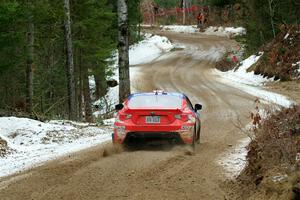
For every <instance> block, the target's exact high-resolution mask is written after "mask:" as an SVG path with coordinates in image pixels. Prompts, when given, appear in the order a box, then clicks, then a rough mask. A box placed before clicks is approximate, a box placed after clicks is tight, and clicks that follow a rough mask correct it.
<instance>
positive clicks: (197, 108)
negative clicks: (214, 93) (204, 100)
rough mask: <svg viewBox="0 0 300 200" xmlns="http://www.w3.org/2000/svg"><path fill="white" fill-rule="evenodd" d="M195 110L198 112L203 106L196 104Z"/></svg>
mask: <svg viewBox="0 0 300 200" xmlns="http://www.w3.org/2000/svg"><path fill="white" fill-rule="evenodd" d="M195 110H196V111H198V110H202V105H201V104H198V103H197V104H195Z"/></svg>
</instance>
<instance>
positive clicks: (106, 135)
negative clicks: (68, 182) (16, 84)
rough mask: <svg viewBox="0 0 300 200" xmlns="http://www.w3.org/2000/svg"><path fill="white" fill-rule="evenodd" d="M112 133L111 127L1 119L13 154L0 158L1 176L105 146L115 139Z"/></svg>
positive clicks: (0, 135)
mask: <svg viewBox="0 0 300 200" xmlns="http://www.w3.org/2000/svg"><path fill="white" fill-rule="evenodd" d="M111 133H112V130H111V128H110V127H109V126H107V127H106V126H103V127H101V128H99V127H96V126H95V125H91V124H87V123H77V122H70V121H50V122H48V123H44V122H40V121H36V120H31V119H27V118H16V117H1V118H0V138H2V139H4V140H5V141H6V142H7V145H8V147H10V148H11V149H12V151H11V153H10V154H8V155H7V156H6V157H2V158H1V157H0V177H3V176H7V175H10V174H13V173H16V172H19V171H22V170H25V169H28V168H30V167H32V166H36V165H39V164H41V163H42V162H45V161H48V160H52V159H55V158H58V157H60V156H63V155H66V154H68V153H72V152H75V151H79V150H82V149H85V148H88V147H91V146H94V145H97V144H100V143H103V142H105V141H108V140H110V139H111Z"/></svg>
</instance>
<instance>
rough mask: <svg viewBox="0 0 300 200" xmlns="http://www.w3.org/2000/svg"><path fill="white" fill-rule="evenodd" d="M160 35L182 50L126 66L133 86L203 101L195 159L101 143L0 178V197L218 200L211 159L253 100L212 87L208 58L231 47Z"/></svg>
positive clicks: (180, 152)
mask: <svg viewBox="0 0 300 200" xmlns="http://www.w3.org/2000/svg"><path fill="white" fill-rule="evenodd" d="M161 34H164V35H166V36H168V38H170V39H171V40H172V41H173V42H174V43H180V44H181V45H184V46H185V49H178V50H175V51H171V52H168V53H165V54H164V55H162V56H161V57H160V58H158V59H157V60H155V61H153V62H152V63H150V64H146V65H142V66H132V68H133V69H134V70H136V73H135V74H136V75H137V76H136V77H135V78H134V79H135V80H134V88H135V89H136V90H139V91H149V90H153V89H156V88H159V89H164V90H166V91H179V92H183V93H185V94H187V95H188V96H189V97H190V98H191V100H192V102H193V103H198V102H200V103H202V104H203V106H204V109H203V111H201V114H202V119H203V121H202V124H203V128H202V132H201V134H202V135H201V144H200V145H198V146H197V147H196V150H195V155H190V153H189V152H190V150H189V149H188V148H187V147H175V148H173V149H163V148H158V149H157V148H153V149H152V148H150V149H144V150H138V151H132V152H120V153H113V151H114V150H113V149H112V148H110V147H107V145H106V147H103V146H97V147H94V148H91V149H88V150H85V151H82V152H78V153H75V154H73V155H70V156H67V157H65V158H62V159H59V160H55V161H51V162H49V163H46V164H44V165H43V166H40V167H37V168H34V169H31V170H28V171H26V172H23V173H21V174H18V175H14V176H11V177H7V178H4V179H2V180H1V182H0V199H1V200H17V199H20V200H21V199H22V200H26V199H34V200H47V199H54V200H56V199H70V200H77V199H87V200H93V199H136V200H142V199H156V200H157V199H173V200H174V199H197V200H198V199H212V200H217V199H226V196H227V194H226V192H227V191H226V188H224V180H225V176H224V169H223V168H222V167H221V166H219V165H218V164H217V162H216V159H217V158H218V157H219V156H220V155H222V153H223V152H225V151H226V150H228V149H229V148H230V147H229V146H231V145H234V144H236V143H237V142H238V140H239V139H241V138H243V137H245V136H244V135H242V134H241V133H239V131H238V130H237V129H236V128H235V127H234V124H233V122H234V121H235V120H236V118H237V117H240V118H241V119H242V122H243V123H245V124H246V123H248V122H249V119H248V117H247V116H248V115H249V111H250V110H251V109H252V108H253V100H254V99H255V98H254V97H251V96H249V95H248V94H246V93H244V92H242V91H240V90H238V89H235V88H233V87H230V86H229V85H225V84H224V83H221V82H218V79H217V77H216V76H215V75H214V74H213V73H212V72H213V67H214V63H215V60H216V59H217V58H218V57H219V56H220V55H222V53H223V52H224V50H225V49H228V48H234V46H235V45H236V43H235V42H234V41H232V40H229V39H226V38H218V37H212V36H204V35H200V34H194V35H188V34H179V33H161ZM108 146H109V145H108ZM105 148H106V152H105V153H104V154H105V157H103V156H102V155H103V150H104V149H105ZM110 153H112V154H111V155H110Z"/></svg>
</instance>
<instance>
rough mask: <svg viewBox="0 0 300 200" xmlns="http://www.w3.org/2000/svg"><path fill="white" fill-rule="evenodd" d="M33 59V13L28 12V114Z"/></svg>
mask: <svg viewBox="0 0 300 200" xmlns="http://www.w3.org/2000/svg"><path fill="white" fill-rule="evenodd" d="M29 3H30V2H29ZM33 59H34V23H33V15H32V14H30V16H29V17H28V32H27V61H26V112H28V113H30V114H32V99H33Z"/></svg>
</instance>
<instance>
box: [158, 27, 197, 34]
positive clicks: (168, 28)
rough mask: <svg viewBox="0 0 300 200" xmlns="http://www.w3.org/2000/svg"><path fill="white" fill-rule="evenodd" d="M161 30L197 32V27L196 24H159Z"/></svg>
mask: <svg viewBox="0 0 300 200" xmlns="http://www.w3.org/2000/svg"><path fill="white" fill-rule="evenodd" d="M160 28H161V29H162V30H163V31H171V32H175V33H197V32H199V29H198V28H197V26H196V25H194V26H180V25H169V26H160Z"/></svg>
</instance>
